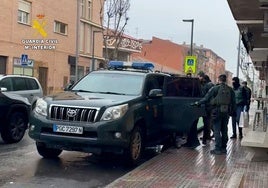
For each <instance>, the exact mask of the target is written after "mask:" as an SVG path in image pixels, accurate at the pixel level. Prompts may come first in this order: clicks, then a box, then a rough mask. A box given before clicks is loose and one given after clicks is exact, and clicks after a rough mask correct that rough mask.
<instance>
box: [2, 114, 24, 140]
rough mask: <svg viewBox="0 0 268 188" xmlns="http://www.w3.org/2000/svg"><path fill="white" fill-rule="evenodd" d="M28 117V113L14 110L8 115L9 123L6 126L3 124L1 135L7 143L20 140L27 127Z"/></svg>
mask: <svg viewBox="0 0 268 188" xmlns="http://www.w3.org/2000/svg"><path fill="white" fill-rule="evenodd" d="M27 124H28V121H27V118H26V115H25V114H24V113H22V112H12V113H11V115H10V116H8V123H7V125H6V126H3V130H2V132H1V137H2V139H3V141H4V142H6V143H17V142H19V141H20V140H21V139H22V138H23V136H24V134H25V131H26V129H27Z"/></svg>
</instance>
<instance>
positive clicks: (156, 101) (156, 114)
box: [144, 74, 164, 141]
mask: <svg viewBox="0 0 268 188" xmlns="http://www.w3.org/2000/svg"><path fill="white" fill-rule="evenodd" d="M163 83H164V76H163V75H156V74H155V75H149V76H147V78H146V82H145V90H144V91H145V95H146V98H147V104H146V114H144V115H145V117H146V121H147V122H146V125H147V138H148V139H149V140H153V141H155V140H157V139H159V135H160V133H161V124H162V121H163V115H162V114H163V103H162V97H149V93H150V91H151V90H152V89H163Z"/></svg>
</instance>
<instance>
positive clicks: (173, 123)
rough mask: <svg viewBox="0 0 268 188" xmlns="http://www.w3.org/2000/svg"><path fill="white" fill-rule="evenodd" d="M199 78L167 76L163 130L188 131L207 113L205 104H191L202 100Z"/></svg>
mask: <svg viewBox="0 0 268 188" xmlns="http://www.w3.org/2000/svg"><path fill="white" fill-rule="evenodd" d="M200 96H201V88H200V83H199V80H198V78H191V77H179V76H177V77H175V76H173V77H166V79H165V84H164V97H163V125H162V128H163V130H168V131H172V132H183V133H186V132H188V131H189V130H190V127H191V126H192V125H193V123H194V122H195V121H196V120H199V118H200V117H202V116H204V115H206V112H205V108H204V107H203V106H201V107H196V106H191V105H190V104H191V103H193V102H195V101H198V100H200Z"/></svg>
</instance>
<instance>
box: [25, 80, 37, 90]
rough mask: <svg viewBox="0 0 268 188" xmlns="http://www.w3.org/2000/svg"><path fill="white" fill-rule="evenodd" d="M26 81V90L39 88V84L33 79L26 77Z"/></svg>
mask: <svg viewBox="0 0 268 188" xmlns="http://www.w3.org/2000/svg"><path fill="white" fill-rule="evenodd" d="M26 82H27V88H28V90H34V89H39V86H38V84H37V83H36V81H35V80H34V79H31V78H26Z"/></svg>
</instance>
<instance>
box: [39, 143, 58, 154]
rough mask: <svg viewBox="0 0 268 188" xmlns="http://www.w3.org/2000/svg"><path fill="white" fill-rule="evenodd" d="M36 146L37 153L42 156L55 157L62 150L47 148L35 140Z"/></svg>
mask: <svg viewBox="0 0 268 188" xmlns="http://www.w3.org/2000/svg"><path fill="white" fill-rule="evenodd" d="M36 148H37V151H38V153H39V154H40V155H41V156H42V157H44V158H56V157H58V156H59V155H60V154H61V152H62V150H61V149H54V148H47V147H46V145H45V144H43V143H39V142H36Z"/></svg>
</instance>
